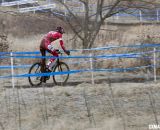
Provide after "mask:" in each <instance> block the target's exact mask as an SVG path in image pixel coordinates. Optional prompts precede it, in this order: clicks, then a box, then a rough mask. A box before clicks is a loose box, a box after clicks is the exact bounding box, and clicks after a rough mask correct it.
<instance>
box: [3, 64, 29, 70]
mask: <svg viewBox="0 0 160 130" xmlns="http://www.w3.org/2000/svg"><path fill="white" fill-rule="evenodd" d="M11 67H12V66H0V69H10V68H11ZM28 67H31V65H14V66H13V68H14V69H15V68H28Z"/></svg>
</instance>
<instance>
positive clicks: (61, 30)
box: [56, 27, 65, 34]
mask: <svg viewBox="0 0 160 130" xmlns="http://www.w3.org/2000/svg"><path fill="white" fill-rule="evenodd" d="M56 31H57V32H59V33H61V34H63V33H65V32H64V29H63V28H62V27H57V28H56Z"/></svg>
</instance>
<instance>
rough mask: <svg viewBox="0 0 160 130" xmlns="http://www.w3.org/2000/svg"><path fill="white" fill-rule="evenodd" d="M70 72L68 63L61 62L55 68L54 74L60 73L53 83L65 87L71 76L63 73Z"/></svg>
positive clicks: (54, 76)
mask: <svg viewBox="0 0 160 130" xmlns="http://www.w3.org/2000/svg"><path fill="white" fill-rule="evenodd" d="M67 71H69V67H68V65H67V64H66V63H64V62H59V63H58V64H57V65H56V66H55V68H54V69H53V72H60V74H58V75H53V81H54V83H55V84H56V85H61V86H62V85H65V84H66V82H67V80H68V78H69V74H62V72H67Z"/></svg>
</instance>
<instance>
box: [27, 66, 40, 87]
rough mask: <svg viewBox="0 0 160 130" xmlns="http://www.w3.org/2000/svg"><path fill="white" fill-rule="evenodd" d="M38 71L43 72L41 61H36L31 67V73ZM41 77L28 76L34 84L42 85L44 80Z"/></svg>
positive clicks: (31, 83)
mask: <svg viewBox="0 0 160 130" xmlns="http://www.w3.org/2000/svg"><path fill="white" fill-rule="evenodd" d="M36 73H41V63H34V64H33V65H32V66H31V68H30V69H29V74H36ZM40 79H41V76H38V75H37V76H31V77H28V81H29V83H30V85H32V86H39V85H41V83H42V81H41V80H40Z"/></svg>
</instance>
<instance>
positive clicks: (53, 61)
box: [47, 50, 58, 70]
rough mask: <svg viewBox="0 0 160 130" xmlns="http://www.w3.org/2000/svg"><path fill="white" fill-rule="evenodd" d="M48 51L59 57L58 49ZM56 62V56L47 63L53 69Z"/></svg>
mask: <svg viewBox="0 0 160 130" xmlns="http://www.w3.org/2000/svg"><path fill="white" fill-rule="evenodd" d="M48 52H49V53H51V54H52V55H53V56H54V57H58V53H57V51H56V50H53V51H51V50H48ZM55 62H56V58H51V59H50V60H49V62H48V63H47V68H48V69H49V70H52V67H53V66H54V65H55Z"/></svg>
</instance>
